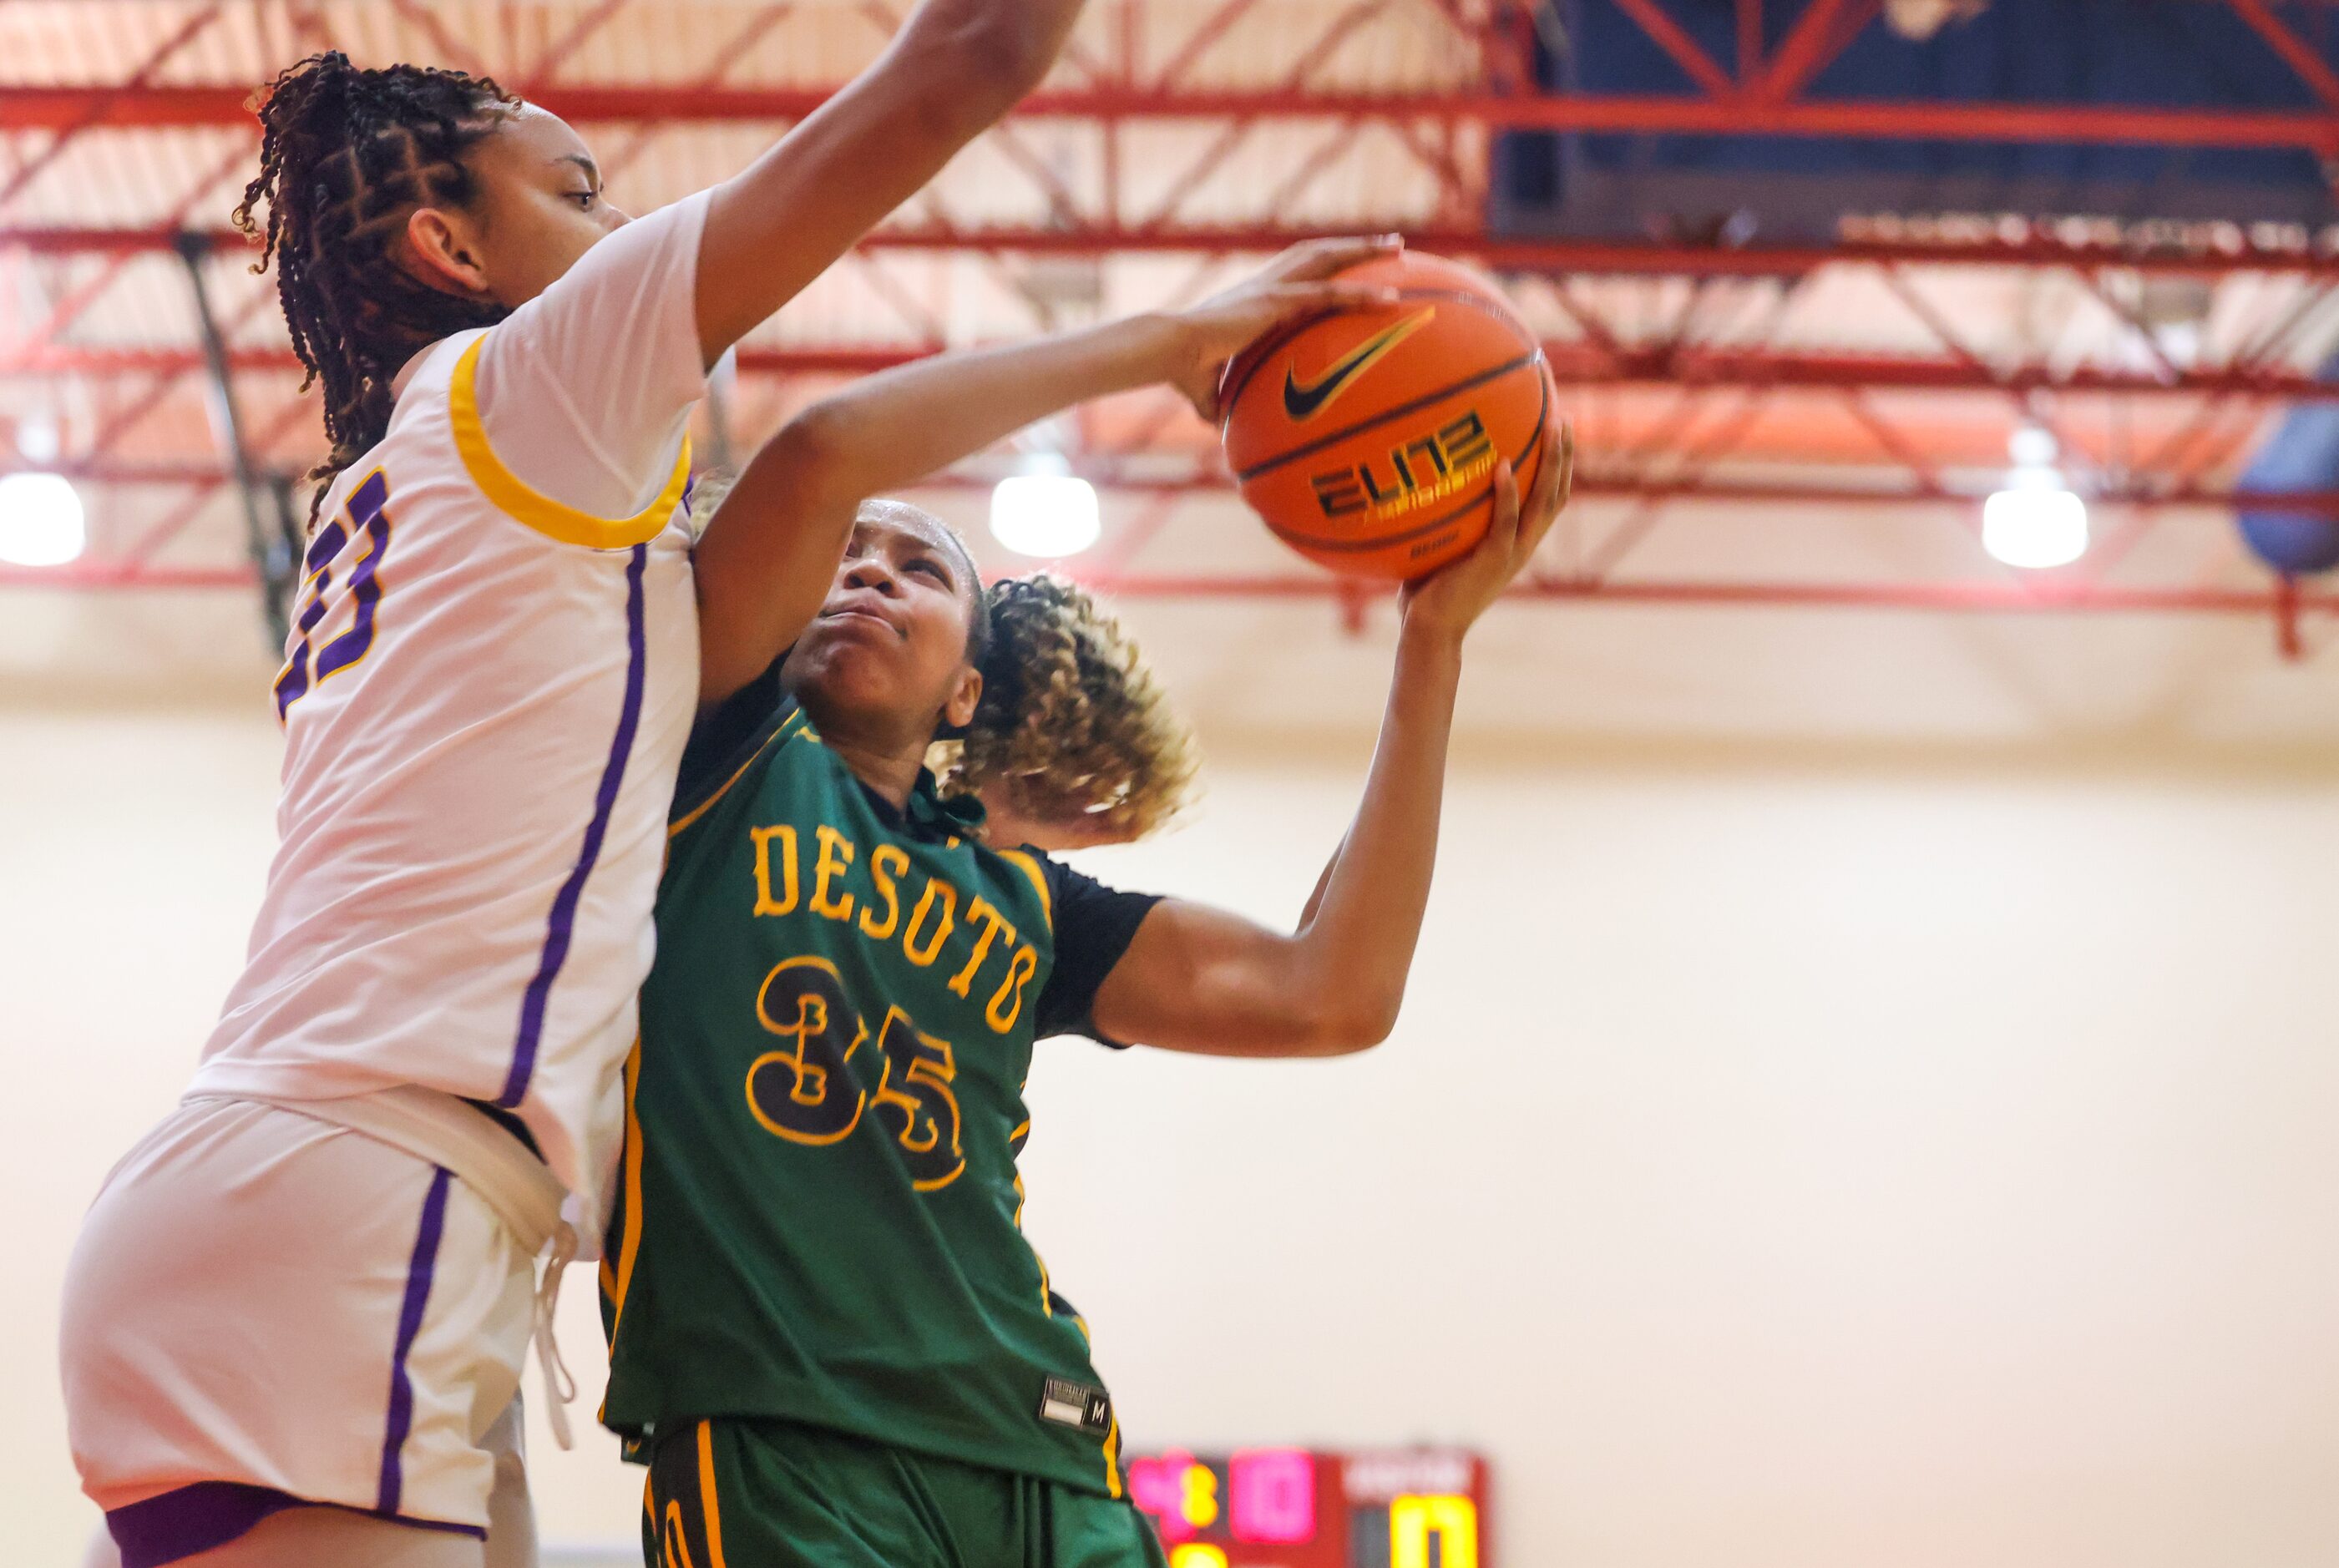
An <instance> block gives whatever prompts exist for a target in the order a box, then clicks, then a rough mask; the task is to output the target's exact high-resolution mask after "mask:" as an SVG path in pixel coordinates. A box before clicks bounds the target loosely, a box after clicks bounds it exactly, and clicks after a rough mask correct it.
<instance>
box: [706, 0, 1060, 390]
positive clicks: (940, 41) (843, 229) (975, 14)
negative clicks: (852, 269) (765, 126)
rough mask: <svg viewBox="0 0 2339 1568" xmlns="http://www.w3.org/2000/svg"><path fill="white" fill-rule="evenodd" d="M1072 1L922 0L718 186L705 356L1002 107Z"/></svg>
mask: <svg viewBox="0 0 2339 1568" xmlns="http://www.w3.org/2000/svg"><path fill="white" fill-rule="evenodd" d="M1080 10H1081V0H924V3H923V5H919V7H918V8H917V9H916V10H915V11H913V12H912V13H911V14H910V18H909V20H908V21H907V22H905V23H904V24H903V26H902V30H901V32H900V33H899V34H897V35H895V36H894V39H893V43H892V44H890V45H888V46H887V48H886V50H885V53H884V54H882V55H880V56H879V57H878V59H877V61H876V63H875V64H873V65H871V66H870V67H869V69H867V70H866V71H864V72H863V73H862V74H860V75H859V76H857V77H855V78H854V80H853V82H852V83H851V84H848V85H847V86H846V87H845V88H844V91H842V92H840V93H838V94H836V95H835V96H834V97H833V98H831V99H830V100H829V101H828V102H827V103H825V104H822V105H821V106H820V107H819V108H818V109H817V110H815V111H814V113H812V114H810V115H809V116H807V117H806V118H805V119H804V122H803V123H801V124H799V125H797V126H796V127H795V128H794V130H792V131H790V132H789V133H787V135H786V136H785V137H784V138H782V139H781V141H780V142H779V143H778V144H777V145H775V147H773V148H772V149H771V150H770V151H769V152H767V153H765V154H764V155H763V156H762V157H760V158H758V159H756V160H755V163H751V164H749V165H748V166H747V168H746V169H745V170H744V171H743V172H741V173H738V174H736V175H735V176H733V177H732V178H731V179H728V180H726V181H725V182H723V183H722V184H720V185H718V186H716V188H715V193H714V198H713V203H712V205H711V206H710V207H709V208H708V210H707V214H706V236H705V238H704V240H703V241H702V242H701V243H700V249H699V257H698V294H697V303H698V337H699V345H700V348H701V349H702V350H704V352H705V354H706V363H707V364H709V365H712V364H713V363H714V362H715V361H716V359H718V358H720V357H721V355H722V353H723V350H725V349H727V348H729V347H730V346H731V345H732V344H733V343H735V342H737V341H738V340H740V339H741V338H742V337H744V336H745V335H746V334H747V333H748V332H749V331H750V330H753V329H754V328H755V325H756V324H757V323H758V322H760V321H763V320H764V319H765V317H767V316H769V315H771V314H772V312H773V311H776V310H778V309H779V308H780V307H781V306H782V305H784V304H785V303H786V302H787V301H789V300H791V299H793V298H794V296H795V295H796V293H797V292H798V291H801V290H802V289H803V288H804V285H805V284H807V283H809V282H811V281H813V279H814V278H816V277H818V276H819V275H820V274H821V273H822V272H823V271H826V270H827V268H828V266H829V265H830V263H832V262H834V261H835V260H836V259H837V258H838V257H839V256H841V255H843V254H844V252H845V251H848V250H850V249H851V248H852V247H853V246H854V244H855V243H857V242H859V241H860V239H861V237H862V235H864V234H865V233H867V232H869V230H870V229H872V228H873V227H874V226H875V225H876V224H877V223H878V222H880V221H881V220H883V218H884V217H885V215H886V214H887V213H889V212H892V211H893V209H894V208H896V207H898V206H900V205H901V204H902V203H903V202H905V201H907V200H908V199H909V198H910V197H911V196H912V195H913V194H914V193H915V192H917V191H918V190H919V189H920V188H921V187H923V185H924V184H925V183H926V182H927V181H929V180H931V179H933V177H934V176H935V175H936V174H938V173H941V172H942V168H943V164H945V163H949V162H950V160H951V158H952V155H954V154H955V153H957V152H958V151H959V149H960V148H962V147H963V146H965V145H966V144H967V143H969V142H971V141H972V140H973V139H974V138H975V137H976V136H978V135H981V134H982V133H983V132H984V131H985V130H987V129H989V128H990V126H991V125H992V123H994V122H996V121H997V120H998V119H999V117H1000V116H1001V115H1002V114H1004V113H1007V111H1008V110H1009V109H1011V108H1012V107H1013V106H1014V104H1015V103H1016V100H1018V99H1020V98H1021V97H1022V96H1023V95H1024V94H1026V93H1029V92H1030V91H1031V89H1032V88H1033V87H1035V86H1037V85H1039V84H1040V79H1041V77H1043V76H1045V75H1046V74H1048V68H1049V66H1050V65H1051V64H1054V62H1055V58H1056V54H1057V51H1059V50H1060V49H1061V48H1062V47H1063V44H1064V38H1065V35H1067V34H1069V33H1070V32H1071V27H1072V23H1073V21H1074V19H1075V18H1077V17H1078V16H1079V15H1080Z"/></svg>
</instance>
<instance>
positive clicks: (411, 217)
mask: <svg viewBox="0 0 2339 1568" xmlns="http://www.w3.org/2000/svg"><path fill="white" fill-rule="evenodd" d="M474 227H475V226H474V224H473V223H472V222H471V220H470V218H469V215H468V214H466V213H464V212H459V211H456V212H449V211H448V210H447V209H445V208H443V207H417V208H416V209H414V211H413V212H410V213H408V214H407V216H406V257H405V261H406V269H407V271H410V272H411V273H413V274H414V276H415V277H416V279H417V280H418V281H421V282H423V283H427V284H428V285H429V286H430V287H431V288H433V289H436V290H438V291H439V292H440V293H443V294H456V295H459V296H461V297H462V298H464V299H467V300H484V299H486V298H488V297H489V288H488V270H487V268H486V266H485V265H484V264H483V263H482V262H481V261H480V260H479V242H478V241H479V237H478V235H477V234H476V233H475V232H473V230H474Z"/></svg>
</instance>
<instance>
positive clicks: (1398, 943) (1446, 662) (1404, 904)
mask: <svg viewBox="0 0 2339 1568" xmlns="http://www.w3.org/2000/svg"><path fill="white" fill-rule="evenodd" d="M1461 675H1462V647H1461V643H1460V641H1459V639H1457V638H1455V637H1451V636H1444V635H1441V634H1437V633H1434V632H1428V631H1425V630H1422V629H1420V628H1408V630H1407V631H1406V634H1405V636H1403V637H1401V638H1400V639H1399V641H1398V644H1397V656H1396V676H1395V677H1394V679H1393V680H1392V681H1391V682H1390V685H1389V696H1388V707H1387V714H1386V715H1385V716H1384V717H1383V719H1382V722H1381V734H1380V741H1379V744H1378V745H1377V746H1376V747H1375V748H1374V752H1373V764H1372V771H1371V773H1370V774H1369V775H1368V776H1367V780H1366V783H1365V794H1364V800H1363V802H1362V803H1361V804H1359V805H1358V806H1357V815H1356V820H1355V821H1354V822H1353V823H1351V824H1350V825H1349V828H1348V833H1347V837H1346V838H1345V839H1344V840H1343V841H1342V842H1341V845H1340V848H1339V850H1338V852H1337V853H1336V854H1335V855H1334V857H1333V860H1332V864H1331V866H1330V868H1329V870H1328V871H1327V873H1326V875H1325V878H1324V882H1323V885H1322V891H1321V893H1320V896H1319V897H1318V899H1317V900H1316V901H1315V908H1314V912H1313V913H1312V915H1311V916H1310V917H1309V918H1308V919H1307V920H1306V922H1304V923H1303V924H1302V926H1301V928H1300V930H1299V932H1298V938H1297V941H1296V943H1295V951H1294V952H1293V954H1292V964H1293V967H1294V969H1295V971H1297V973H1296V975H1295V980H1296V981H1297V982H1298V990H1299V991H1300V992H1301V994H1303V995H1305V996H1307V997H1308V998H1309V999H1310V1010H1311V1011H1312V1012H1313V1013H1314V1014H1315V1018H1316V1028H1315V1031H1314V1034H1315V1044H1316V1046H1317V1048H1318V1049H1319V1050H1327V1051H1338V1050H1361V1049H1363V1048H1364V1047H1366V1046H1369V1045H1375V1044H1377V1043H1379V1042H1380V1041H1381V1040H1384V1039H1386V1038H1387V1035H1388V1032H1389V1031H1390V1029H1391V1028H1393V1027H1394V1026H1395V1024H1396V1013H1397V1008H1398V1006H1399V1004H1400V1003H1401V1002H1402V1001H1404V999H1405V981H1406V973H1407V971H1409V970H1410V969H1411V968H1412V966H1413V954H1414V948H1415V946H1416V943H1417V942H1418V941H1419V939H1420V936H1421V922H1422V916H1423V914H1424V913H1425V912H1426V910H1427V909H1428V906H1429V884H1430V877H1431V873H1432V872H1433V870H1434V869H1435V867H1436V860H1437V821H1438V814H1439V811H1440V809H1441V808H1442V806H1443V804H1444V802H1445V794H1446V745H1447V742H1448V740H1449V738H1450V736H1451V735H1452V733H1453V725H1454V698H1455V693H1456V688H1457V686H1458V685H1459V684H1460V680H1461Z"/></svg>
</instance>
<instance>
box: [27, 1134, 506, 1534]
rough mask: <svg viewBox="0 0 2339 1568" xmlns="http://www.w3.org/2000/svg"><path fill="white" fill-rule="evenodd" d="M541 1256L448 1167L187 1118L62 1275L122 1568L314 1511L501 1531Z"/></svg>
mask: <svg viewBox="0 0 2339 1568" xmlns="http://www.w3.org/2000/svg"><path fill="white" fill-rule="evenodd" d="M533 1260H534V1248H532V1247H528V1248H525V1249H524V1248H523V1245H522V1243H521V1241H520V1240H519V1239H518V1238H517V1237H516V1236H515V1235H514V1233H513V1231H512V1229H511V1228H510V1227H509V1226H508V1225H507V1224H506V1223H505V1222H504V1221H503V1220H502V1219H500V1218H498V1215H497V1213H496V1211H495V1210H494V1209H493V1208H490V1207H489V1204H488V1203H487V1201H485V1200H484V1199H483V1198H481V1197H480V1196H479V1194H478V1193H477V1192H475V1191H474V1190H473V1189H472V1188H470V1186H469V1185H468V1184H467V1183H465V1182H464V1181H462V1180H459V1179H457V1178H455V1177H453V1176H452V1175H451V1174H450V1173H449V1171H448V1170H447V1169H446V1168H445V1167H443V1166H439V1165H434V1164H432V1163H431V1162H430V1161H429V1160H427V1159H420V1158H418V1157H417V1156H416V1155H414V1154H410V1153H409V1152H407V1151H406V1150H404V1149H400V1148H396V1147H393V1146H392V1145H391V1144H389V1143H386V1142H383V1141H381V1140H380V1139H376V1138H372V1137H369V1136H367V1135H366V1134H363V1133H360V1132H357V1131H354V1130H351V1129H349V1128H347V1127H344V1126H340V1125H336V1124H335V1123H334V1122H331V1121H328V1120H321V1119H316V1118H315V1117H311V1116H309V1115H305V1114H302V1113H301V1112H300V1111H297V1110H293V1109H287V1108H285V1107H284V1106H281V1105H276V1104H263V1103H259V1102H255V1101H251V1100H223V1099H222V1100H189V1101H187V1102H186V1103H185V1104H183V1105H182V1106H181V1107H180V1108H179V1109H177V1110H176V1111H174V1112H173V1114H172V1115H171V1116H170V1117H168V1118H167V1119H164V1120H163V1123H162V1124H161V1125H160V1126H158V1127H157V1128H155V1129H154V1130H153V1131H152V1132H151V1133H149V1134H148V1135H147V1136H146V1138H145V1139H143V1140H142V1141H141V1142H140V1143H139V1144H138V1146H137V1147H136V1148H134V1149H132V1150H131V1151H130V1153H129V1154H128V1155H126V1156H125V1157H123V1160H122V1163H121V1164H120V1165H118V1166H116V1167H115V1168H114V1170H113V1174H112V1176H110V1177H109V1178H107V1181H106V1184H105V1187H104V1189H103V1190H102V1191H101V1192H100V1193H99V1195H98V1198H97V1201H96V1202H95V1203H94V1204H93V1205H92V1206H91V1208H90V1211H89V1216H88V1218H87V1219H86V1220H85V1221H84V1224H83V1227H82V1231H81V1237H80V1239H79V1241H78V1242H77V1243H76V1244H75V1247H74V1256H73V1261H72V1264H71V1266H70V1267H69V1268H68V1270H67V1273H66V1278H65V1293H64V1329H63V1355H62V1360H63V1366H64V1390H65V1408H66V1418H67V1428H68V1431H69V1433H70V1435H71V1438H72V1444H73V1453H74V1464H76V1465H78V1466H79V1468H80V1471H81V1477H82V1486H83V1489H84V1491H86V1492H87V1493H88V1494H89V1495H90V1496H91V1497H92V1498H93V1499H94V1500H95V1502H96V1503H97V1505H98V1506H99V1507H101V1508H103V1509H104V1510H105V1514H106V1523H107V1525H108V1527H109V1528H110V1529H111V1531H112V1532H113V1537H114V1540H115V1541H116V1543H119V1545H120V1546H121V1548H122V1554H123V1563H124V1568H155V1565H158V1564H162V1563H173V1562H176V1561H177V1560H179V1559H180V1558H182V1557H187V1556H192V1554H194V1553H198V1552H202V1551H207V1550H209V1549H211V1548H212V1547H214V1546H218V1545H221V1544H222V1543H226V1542H228V1541H232V1540H233V1539H235V1538H236V1537H237V1536H239V1535H241V1534H242V1533H244V1532H245V1531H247V1530H249V1529H251V1528H252V1525H254V1524H258V1523H259V1522H260V1521H261V1520H262V1519H263V1518H265V1517H267V1516H268V1515H269V1514H273V1513H275V1512H276V1511H278V1510H279V1509H281V1508H285V1507H289V1506H293V1505H295V1504H331V1505H335V1506H339V1507H342V1508H350V1509H355V1510H358V1511H359V1512H361V1513H366V1514H374V1515H377V1516H379V1517H382V1518H387V1519H395V1520H399V1521H401V1522H403V1523H406V1524H414V1525H417V1526H419V1527H422V1528H426V1529H435V1530H453V1531H461V1532H463V1533H469V1534H472V1535H477V1536H481V1537H484V1536H485V1534H486V1532H487V1525H488V1499H489V1492H490V1490H491V1488H492V1487H493V1485H494V1483H495V1478H496V1469H497V1455H496V1454H495V1453H494V1452H493V1451H492V1450H491V1448H490V1446H489V1443H490V1442H492V1441H495V1440H496V1439H494V1438H492V1437H491V1428H493V1427H495V1425H496V1423H497V1421H498V1417H500V1416H502V1415H504V1414H505V1413H506V1411H507V1409H508V1407H509V1406H510V1405H511V1404H512V1400H513V1397H514V1395H516V1394H517V1392H518V1387H519V1377H520V1367H521V1365H522V1363H523V1362H524V1361H525V1360H526V1358H527V1354H528V1335H529V1326H530V1317H531V1304H532V1297H533V1294H534V1284H535V1280H534V1275H533V1268H532V1264H533Z"/></svg>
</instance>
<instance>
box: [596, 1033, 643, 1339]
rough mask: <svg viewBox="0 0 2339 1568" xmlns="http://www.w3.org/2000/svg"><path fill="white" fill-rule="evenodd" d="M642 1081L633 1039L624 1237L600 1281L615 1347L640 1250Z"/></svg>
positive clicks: (629, 1063)
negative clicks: (637, 1097)
mask: <svg viewBox="0 0 2339 1568" xmlns="http://www.w3.org/2000/svg"><path fill="white" fill-rule="evenodd" d="M641 1081H642V1040H641V1036H639V1035H636V1036H635V1037H634V1049H633V1050H631V1051H630V1052H628V1053H627V1057H626V1235H625V1238H624V1240H623V1241H622V1242H620V1243H619V1244H618V1247H617V1273H616V1274H614V1275H610V1276H609V1277H607V1278H606V1279H604V1280H603V1281H602V1286H603V1288H605V1289H607V1291H608V1292H609V1342H610V1343H611V1344H613V1345H614V1344H616V1343H617V1328H618V1326H619V1325H621V1324H623V1323H624V1322H625V1320H626V1292H627V1289H628V1288H629V1287H631V1286H632V1285H633V1283H634V1259H635V1258H636V1257H638V1256H639V1255H640V1253H641V1250H642V1119H641V1114H640V1113H639V1112H638V1111H637V1110H636V1109H634V1094H635V1091H636V1090H638V1089H639V1088H640V1087H641ZM608 1268H609V1263H608V1259H607V1258H606V1257H604V1258H603V1259H602V1260H601V1269H602V1272H603V1273H604V1274H605V1275H607V1274H608Z"/></svg>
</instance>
